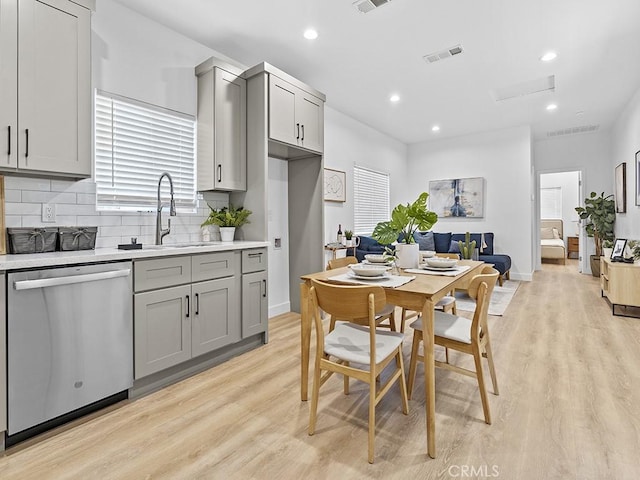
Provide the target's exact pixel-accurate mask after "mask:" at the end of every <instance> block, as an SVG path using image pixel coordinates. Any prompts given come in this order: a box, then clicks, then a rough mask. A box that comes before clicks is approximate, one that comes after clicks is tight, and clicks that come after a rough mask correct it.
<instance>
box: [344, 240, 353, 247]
mask: <svg viewBox="0 0 640 480" xmlns="http://www.w3.org/2000/svg"><path fill="white" fill-rule="evenodd" d="M345 243H346V246H347V247H353V240H345Z"/></svg>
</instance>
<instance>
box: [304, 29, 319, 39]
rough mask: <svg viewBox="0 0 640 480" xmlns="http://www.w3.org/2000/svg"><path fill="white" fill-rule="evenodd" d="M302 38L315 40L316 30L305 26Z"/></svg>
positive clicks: (316, 36)
mask: <svg viewBox="0 0 640 480" xmlns="http://www.w3.org/2000/svg"><path fill="white" fill-rule="evenodd" d="M304 38H306V39H307V40H315V39H316V38H318V32H317V31H316V30H315V29H313V28H307V29H306V30H305V31H304Z"/></svg>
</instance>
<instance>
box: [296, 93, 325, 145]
mask: <svg viewBox="0 0 640 480" xmlns="http://www.w3.org/2000/svg"><path fill="white" fill-rule="evenodd" d="M296 123H300V139H299V145H300V146H301V147H304V148H307V149H309V150H313V151H315V152H322V150H323V145H324V102H323V101H322V100H320V99H319V98H317V97H314V96H313V95H310V94H308V93H306V92H304V91H302V90H300V91H299V94H298V95H297V96H296Z"/></svg>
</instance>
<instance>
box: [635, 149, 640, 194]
mask: <svg viewBox="0 0 640 480" xmlns="http://www.w3.org/2000/svg"><path fill="white" fill-rule="evenodd" d="M636 205H640V150H639V151H637V152H636Z"/></svg>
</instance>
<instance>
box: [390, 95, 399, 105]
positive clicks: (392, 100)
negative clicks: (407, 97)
mask: <svg viewBox="0 0 640 480" xmlns="http://www.w3.org/2000/svg"><path fill="white" fill-rule="evenodd" d="M389 101H390V102H393V103H396V102H399V101H400V95H397V94H395V93H394V94H393V95H391V96H390V97H389Z"/></svg>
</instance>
